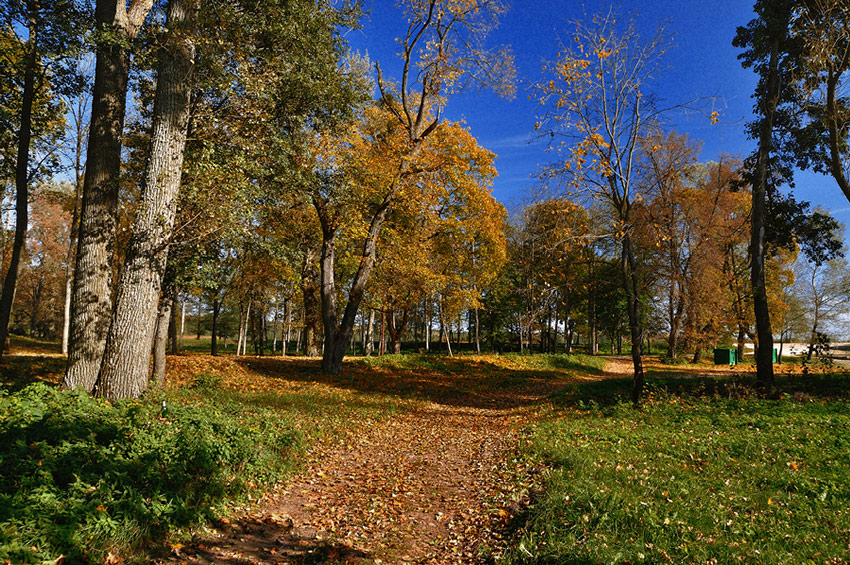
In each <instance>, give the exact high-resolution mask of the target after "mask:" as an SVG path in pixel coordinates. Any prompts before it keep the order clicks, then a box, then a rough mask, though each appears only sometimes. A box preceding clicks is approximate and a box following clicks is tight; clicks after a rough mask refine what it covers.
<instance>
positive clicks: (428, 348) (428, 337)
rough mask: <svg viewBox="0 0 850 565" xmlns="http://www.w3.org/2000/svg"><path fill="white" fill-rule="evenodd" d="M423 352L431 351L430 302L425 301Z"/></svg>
mask: <svg viewBox="0 0 850 565" xmlns="http://www.w3.org/2000/svg"><path fill="white" fill-rule="evenodd" d="M425 351H431V300H430V299H428V300H426V301H425Z"/></svg>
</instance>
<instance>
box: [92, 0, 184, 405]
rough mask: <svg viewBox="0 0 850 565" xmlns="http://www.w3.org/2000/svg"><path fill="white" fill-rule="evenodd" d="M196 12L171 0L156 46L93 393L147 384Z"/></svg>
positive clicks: (132, 391)
mask: <svg viewBox="0 0 850 565" xmlns="http://www.w3.org/2000/svg"><path fill="white" fill-rule="evenodd" d="M196 18H197V5H196V0H170V2H169V4H168V14H167V19H166V25H167V28H168V32H167V33H168V37H167V39H166V40H165V41H166V45H165V46H164V47H163V48H162V49H161V50H160V52H159V66H158V73H157V85H156V95H155V98H154V117H153V120H154V127H153V134H152V139H151V148H150V154H149V156H148V163H147V166H146V170H145V177H144V180H143V184H142V188H141V194H140V196H139V209H138V211H137V212H136V219H135V221H134V223H133V230H132V233H131V235H130V241H129V244H128V248H127V256H126V259H125V261H124V268H123V270H122V272H121V279H120V282H119V284H118V293H117V297H116V307H115V314H114V315H113V318H112V324H111V326H110V329H109V333H108V336H107V340H106V348H105V350H104V355H103V363H102V366H101V369H100V375H99V376H98V382H97V384H96V385H95V389H96V394H97V395H98V396H103V397H106V398H109V399H112V400H114V399H118V398H137V397H138V396H139V395H140V394H141V393H142V392H143V391H144V389H145V388H146V387H147V376H148V368H149V363H150V357H149V352H150V349H151V341H152V339H153V332H154V327H155V325H156V311H157V308H156V305H157V301H158V299H159V294H160V287H161V284H162V277H163V274H164V272H165V264H166V259H167V256H168V244H169V240H170V239H171V229H172V226H173V225H174V219H175V216H176V214H177V196H178V193H179V190H180V175H181V172H182V168H183V155H184V149H185V146H186V132H187V129H188V125H189V114H190V99H191V94H192V68H193V66H194V60H195V44H194V40H193V37H192V34H193V32H194V24H195V20H196Z"/></svg>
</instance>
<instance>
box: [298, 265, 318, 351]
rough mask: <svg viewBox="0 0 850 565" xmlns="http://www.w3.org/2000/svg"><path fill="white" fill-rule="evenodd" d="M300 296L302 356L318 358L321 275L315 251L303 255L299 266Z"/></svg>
mask: <svg viewBox="0 0 850 565" xmlns="http://www.w3.org/2000/svg"><path fill="white" fill-rule="evenodd" d="M301 295H302V297H303V298H304V355H306V356H307V357H318V356H319V355H320V351H321V347H322V345H321V336H322V303H321V300H322V298H321V275H320V272H319V271H318V270H317V269H316V250H315V249H314V248H310V249H308V250H307V252H306V253H305V254H304V262H303V264H302V266H301Z"/></svg>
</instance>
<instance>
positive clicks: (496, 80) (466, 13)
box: [313, 0, 513, 373]
mask: <svg viewBox="0 0 850 565" xmlns="http://www.w3.org/2000/svg"><path fill="white" fill-rule="evenodd" d="M404 5H405V8H406V11H407V16H408V27H407V32H406V33H405V34H404V36H403V37H402V38H401V40H400V44H401V67H402V70H401V73H400V77H399V82H398V84H393V83H391V82H390V81H389V79H388V78H387V77H386V76H385V75H384V72H383V69H382V68H381V66H380V65H377V71H378V87H379V89H380V91H381V101H380V108H379V109H378V110H377V111H379V112H381V113H382V114H383V115H382V116H378V115H377V114H375V115H374V117H373V118H368V120H369V121H371V123H373V124H375V125H374V126H371V127H372V130H371V131H370V132H368V133H367V135H365V136H361V137H360V139H363V140H369V146H368V147H364V148H363V151H362V154H368V155H377V154H381V153H384V152H385V151H386V153H384V154H382V155H381V159H382V164H381V165H380V171H381V176H380V177H379V176H378V175H377V174H369V176H371V177H372V178H371V179H364V180H366V181H367V182H369V183H370V184H372V185H373V186H372V190H373V197H372V198H370V199H369V200H368V202H369V204H370V208H369V211H368V221H367V225H368V228H367V229H366V230H365V232H364V237H363V240H362V252H361V253H360V261H359V264H358V266H357V270H356V272H355V274H354V276H353V277H352V278H351V283H350V286H349V290H348V291H347V293H346V297H345V299H346V300H345V307H344V309H342V311H341V312H340V311H338V308H337V277H336V274H335V271H334V269H335V267H334V263H335V261H334V251H335V244H336V242H335V239H336V231H337V229H338V227H339V226H338V223H337V222H338V218H339V216H338V214H339V210H338V209H332V208H331V207H330V205H331V204H332V203H333V201H334V199H335V198H337V197H339V195H340V192H339V190H330V191H327V192H325V193H322V192H318V193H316V196H317V197H315V198H314V199H313V202H314V204H315V206H316V210H317V213H318V215H319V219H320V221H321V222H322V231H323V244H322V258H321V265H322V315H323V318H324V330H325V336H324V339H325V347H324V354H323V358H322V370H323V371H326V372H330V373H339V372H340V371H341V370H342V359H343V357H344V356H345V352H346V350H347V349H348V345H349V341H350V339H351V334H352V330H353V328H354V323H355V320H356V317H357V312H358V310H359V308H360V304H361V302H362V300H363V296H364V293H365V291H366V283H367V282H368V280H369V278H370V275H371V272H372V269H373V267H374V265H375V260H376V257H377V245H378V241H379V238H380V235H381V230H382V229H383V225H384V222H385V221H386V219H387V215H388V214H389V212H390V210H391V208H392V207H393V206H394V205H395V202H396V200H397V199H398V198H399V196H400V195H402V194H403V193H404V191H405V187H407V186H410V185H411V183H410V180H409V179H410V177H411V176H412V175H413V174H415V168H416V163H417V160H418V158H419V155H420V153H422V152H423V151H424V149H425V147H426V145H427V144H428V143H429V139H430V138H431V136H432V135H433V134H434V132H435V130H437V129H438V127H439V126H440V124H441V112H442V108H443V106H444V104H445V103H446V100H447V97H448V95H449V94H450V93H451V92H452V91H455V90H457V89H460V88H463V87H464V86H466V85H468V84H472V83H475V84H478V85H485V86H492V87H495V88H496V89H497V90H498V91H500V92H504V93H507V94H512V92H513V82H512V78H513V67H512V62H513V61H512V57H511V56H510V55H509V54H508V53H507V52H506V51H504V50H503V51H501V52H498V53H491V52H489V51H488V50H486V49H485V48H484V47H483V45H484V39H485V37H486V35H487V32H488V31H489V30H490V29H491V28H492V27H493V26H494V25H495V24H496V22H497V21H498V17H499V16H500V15H501V13H502V12H503V11H504V8H503V6H502V4H501V2H499V1H497V0H408V1H407V2H405V3H404ZM379 124H383V125H379ZM376 127H377V128H378V129H375V128H376ZM365 171H366V169H364V172H365ZM376 179H380V182H379V183H378V184H375V180H376ZM361 182H363V180H361ZM325 186H326V187H327V185H325ZM338 188H340V189H344V187H338Z"/></svg>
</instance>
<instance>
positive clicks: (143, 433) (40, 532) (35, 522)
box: [0, 384, 299, 563]
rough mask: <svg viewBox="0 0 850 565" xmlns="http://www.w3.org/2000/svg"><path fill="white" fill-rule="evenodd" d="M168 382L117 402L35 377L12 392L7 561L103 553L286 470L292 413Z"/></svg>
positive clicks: (2, 450) (1, 523) (2, 441)
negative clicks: (164, 388) (186, 396)
mask: <svg viewBox="0 0 850 565" xmlns="http://www.w3.org/2000/svg"><path fill="white" fill-rule="evenodd" d="M264 416H265V414H263V413H261V412H257V413H244V414H243V413H237V412H234V411H233V410H228V409H227V407H226V406H225V407H224V408H222V407H210V406H205V405H202V404H196V405H184V404H181V403H178V402H176V401H174V402H172V401H171V400H170V399H169V398H168V397H166V396H164V394H163V393H155V394H152V395H151V396H150V397H147V398H146V399H145V400H144V401H124V402H119V403H115V404H110V403H108V402H106V401H102V400H98V399H94V398H92V397H90V396H89V395H87V394H85V393H80V392H73V391H71V392H63V391H59V390H56V389H54V388H51V387H48V386H47V385H44V384H34V385H31V386H29V387H27V388H25V389H23V390H22V391H20V392H17V393H14V394H6V393H3V392H2V391H0V561H3V560H9V561H11V562H15V563H19V562H40V561H44V560H55V559H57V558H58V557H59V556H60V555H64V556H65V558H66V559H68V560H69V561H73V562H87V561H97V560H100V559H102V558H103V556H104V554H105V553H106V552H108V551H110V550H113V549H118V550H124V551H126V550H127V549H129V548H132V547H134V546H137V545H138V544H139V543H140V542H141V541H142V540H144V539H145V538H148V537H150V536H153V535H158V534H162V533H163V532H164V531H166V530H167V529H170V528H173V527H180V526H185V525H188V524H191V523H196V522H198V521H202V520H206V519H209V518H211V517H212V514H213V512H214V509H215V505H216V504H217V503H219V502H221V501H222V500H223V499H224V498H225V497H234V496H239V495H241V494H244V493H245V492H246V491H247V490H248V489H249V488H250V487H251V486H253V485H259V484H263V483H269V482H272V481H275V480H278V479H279V478H281V476H282V474H283V473H284V471H285V469H286V467H287V460H288V458H287V457H286V456H285V454H287V453H288V452H290V451H291V450H292V449H293V448H294V447H295V446H296V445H297V444H298V443H299V438H298V436H297V434H296V433H295V432H293V430H292V428H291V427H290V426H289V425H288V424H287V423H286V422H280V420H279V418H268V417H264Z"/></svg>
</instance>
